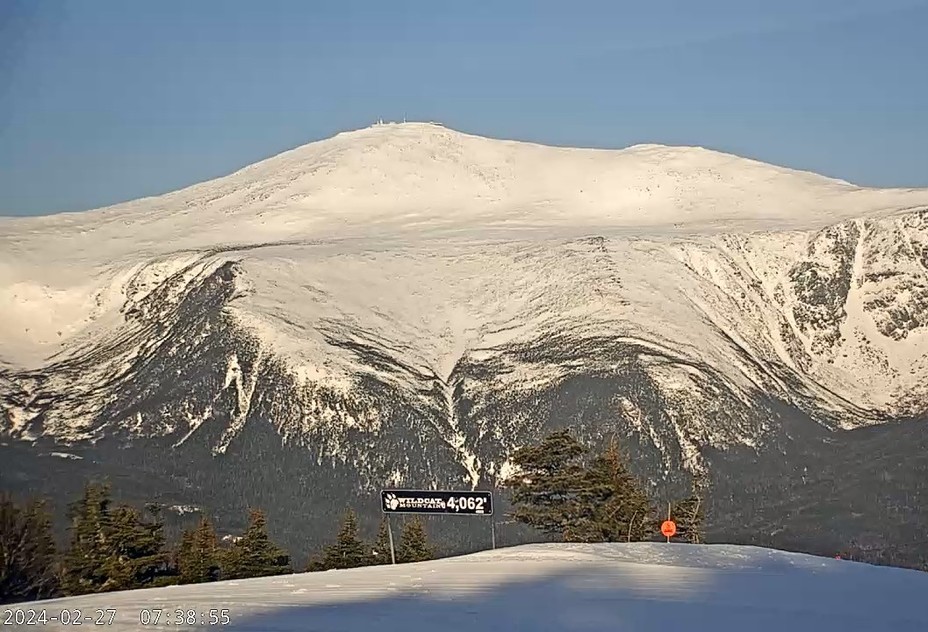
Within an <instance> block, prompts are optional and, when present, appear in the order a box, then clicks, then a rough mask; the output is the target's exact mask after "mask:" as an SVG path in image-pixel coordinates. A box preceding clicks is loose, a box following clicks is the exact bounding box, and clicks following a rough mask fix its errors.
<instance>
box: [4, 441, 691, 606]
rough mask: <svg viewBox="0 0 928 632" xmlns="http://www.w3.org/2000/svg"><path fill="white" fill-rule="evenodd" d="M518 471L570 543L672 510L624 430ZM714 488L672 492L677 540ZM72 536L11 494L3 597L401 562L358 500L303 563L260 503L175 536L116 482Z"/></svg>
mask: <svg viewBox="0 0 928 632" xmlns="http://www.w3.org/2000/svg"><path fill="white" fill-rule="evenodd" d="M512 462H513V464H514V465H515V466H516V471H517V474H516V475H515V476H513V477H511V478H510V479H509V480H507V481H505V482H503V489H505V490H508V491H509V492H510V494H511V504H512V513H511V517H512V518H513V520H514V521H516V522H519V523H522V524H525V525H528V526H531V527H534V528H535V529H537V530H539V531H541V532H543V533H546V534H548V535H550V536H554V537H555V538H556V539H560V540H562V541H565V542H633V541H639V540H648V539H653V538H656V537H657V536H658V535H659V532H658V529H659V524H660V522H661V520H662V519H663V518H665V517H666V516H667V514H666V513H664V512H663V511H662V509H663V507H658V505H657V503H656V502H655V500H654V499H652V498H651V497H650V496H649V494H648V493H647V491H646V488H645V487H644V485H642V483H641V482H640V481H639V480H638V479H636V478H635V477H634V476H633V475H632V474H631V473H630V471H629V469H628V467H627V464H626V462H625V460H624V458H623V455H622V453H621V451H620V450H619V448H618V445H617V444H616V442H615V441H614V440H613V441H612V442H611V443H609V444H608V446H607V447H606V448H605V449H604V450H603V451H602V452H601V453H598V454H591V451H590V449H589V448H588V447H586V446H584V445H582V444H581V443H580V442H579V441H577V440H576V439H574V438H573V437H572V436H571V434H570V433H569V432H567V431H560V432H555V433H554V434H551V435H549V436H547V437H545V438H544V439H543V440H542V441H541V442H540V443H538V444H537V445H532V446H526V447H523V448H521V449H519V450H517V451H516V452H515V453H514V455H513V457H512ZM702 497H703V489H702V488H701V487H700V485H699V484H698V483H697V484H695V485H694V488H693V492H692V494H691V495H690V496H689V497H687V498H684V499H682V500H679V501H676V502H672V503H671V506H670V514H671V517H672V518H673V519H674V520H675V522H676V523H677V538H678V539H682V540H685V541H688V542H694V543H698V542H701V541H702V540H703V534H702V526H701V525H702V518H703V502H702ZM68 520H69V524H68V543H67V547H65V548H63V549H61V550H59V548H58V547H57V546H56V543H55V538H54V537H53V533H52V518H51V515H50V512H49V510H48V504H47V503H46V502H44V501H31V502H27V503H22V504H18V503H16V502H15V501H14V500H13V498H12V497H10V496H9V495H4V496H0V603H9V602H18V601H32V600H37V599H44V598H50V597H58V596H71V595H81V594H86V593H99V592H108V591H114V590H129V589H135V588H147V587H156V586H168V585H175V584H191V583H202V582H211V581H218V580H225V579H244V578H249V577H263V576H268V575H280V574H285V573H291V572H294V570H305V571H321V570H328V569H338V568H357V567H361V566H370V565H379V564H390V563H391V562H392V559H391V554H390V544H389V538H388V523H387V522H386V519H383V520H382V521H381V524H380V529H379V531H378V533H377V536H376V538H375V539H374V540H373V541H371V542H368V541H366V540H364V539H363V538H362V537H361V536H360V531H361V529H360V525H359V521H358V516H357V514H356V513H355V512H354V511H353V510H352V509H348V510H347V511H346V513H345V515H344V519H343V521H342V524H341V527H340V529H339V531H338V533H337V535H336V537H335V539H334V541H333V542H332V543H331V544H329V545H327V546H325V547H323V548H322V550H321V551H319V552H318V553H316V554H315V555H313V556H312V557H311V559H310V561H309V563H308V565H307V566H306V567H304V568H301V569H294V567H293V565H292V563H291V559H290V556H289V555H288V554H287V553H286V551H284V549H283V548H281V547H280V546H278V545H277V544H276V543H274V542H273V541H272V540H271V538H270V536H269V535H268V525H267V518H266V516H265V514H264V512H263V511H261V510H258V509H253V510H251V511H250V512H249V517H248V526H247V528H246V529H245V531H244V533H242V534H241V535H240V536H236V537H231V538H230V537H226V538H222V539H220V538H219V537H218V535H217V533H216V530H215V528H214V526H213V524H212V523H211V522H210V521H209V519H207V518H205V517H204V518H202V519H201V520H200V522H199V524H198V525H196V526H195V527H194V528H191V529H188V530H186V531H184V532H183V534H182V535H181V537H180V539H179V541H178V542H175V543H171V544H169V543H168V542H167V539H166V536H165V532H164V521H163V520H162V518H161V514H160V509H159V507H158V506H156V505H153V504H149V505H146V507H145V509H144V511H143V510H139V509H138V508H136V507H133V506H130V505H127V504H119V503H114V502H113V500H112V497H111V493H110V487H109V486H108V485H105V484H96V483H89V484H87V485H86V486H85V488H84V492H83V495H82V497H81V498H80V499H78V500H77V501H76V502H74V503H72V504H71V505H70V507H69V511H68ZM434 555H435V549H434V547H433V546H432V545H431V543H430V542H429V539H428V536H427V533H426V530H425V525H424V523H423V522H422V520H421V519H419V518H418V517H415V518H413V519H411V520H407V521H405V522H404V524H403V526H402V530H401V533H400V536H399V538H398V542H397V543H396V550H395V559H396V562H397V563H405V562H418V561H424V560H428V559H432V558H433V557H434Z"/></svg>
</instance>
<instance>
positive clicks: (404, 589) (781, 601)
mask: <svg viewBox="0 0 928 632" xmlns="http://www.w3.org/2000/svg"><path fill="white" fill-rule="evenodd" d="M926 594H928V574H926V573H921V572H917V571H910V570H902V569H895V568H886V567H876V566H870V565H866V564H859V563H856V562H848V561H839V560H833V559H829V558H819V557H813V556H808V555H801V554H795V553H785V552H782V551H776V550H772V549H762V548H757V547H745V546H730V545H686V544H665V543H635V544H592V545H564V544H547V545H526V546H518V547H513V548H509V549H500V550H497V551H485V552H482V553H477V554H473V555H467V556H462V557H458V558H448V559H443V560H436V561H432V562H422V563H418V564H408V565H397V566H381V567H369V568H361V569H352V570H341V571H328V572H322V573H305V574H297V575H288V576H281V577H267V578H259V579H251V580H244V581H227V582H217V583H212V584H201V585H195V586H177V587H170V588H156V589H148V590H136V591H127V592H120V593H110V594H104V595H94V596H86V597H72V598H68V599H58V600H53V601H45V602H39V603H34V604H17V605H16V606H14V607H15V608H19V609H22V608H43V609H45V610H47V611H49V612H58V611H60V610H62V609H70V610H72V611H73V610H81V611H82V612H84V613H91V612H92V611H95V610H96V609H104V610H105V609H115V610H116V620H115V623H114V625H113V626H112V627H111V628H110V629H114V630H120V631H121V632H130V631H134V632H149V631H151V630H167V629H171V630H197V629H210V630H218V629H227V630H236V631H249V632H371V631H377V632H432V631H433V630H442V631H443V632H458V631H460V632H475V631H479V630H500V631H501V632H502V631H505V632H581V631H582V632H637V631H650V630H653V631H655V632H657V631H659V632H666V631H668V630H693V631H695V632H744V631H750V632H783V631H789V632H858V631H859V632H881V631H884V630H885V631H893V632H897V631H898V630H926V629H928V606H926V602H925V595H926ZM176 609H180V610H184V611H191V610H192V611H194V612H195V613H196V615H195V616H196V617H199V616H200V613H203V616H205V617H207V618H208V616H209V611H210V610H219V609H228V613H229V618H230V623H229V624H228V625H226V626H209V625H203V626H199V625H193V626H189V625H186V624H180V622H179V621H178V620H177V618H176V615H175V613H174V610H176ZM155 610H161V611H162V613H161V620H160V622H159V625H157V626H155V625H142V624H141V623H140V620H139V617H140V615H141V614H142V613H143V611H144V616H145V617H146V619H147V618H148V617H149V616H150V615H151V614H152V613H153V611H155ZM169 623H170V625H168V624H169ZM14 629H16V628H14ZM21 629H23V630H25V629H27V628H26V627H22V628H21ZM28 629H33V628H28ZM45 629H52V630H56V629H64V628H63V626H62V627H56V626H54V625H49V626H48V627H47V628H45ZM68 629H70V628H68ZM104 629H105V628H104Z"/></svg>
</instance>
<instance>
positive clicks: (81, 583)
mask: <svg viewBox="0 0 928 632" xmlns="http://www.w3.org/2000/svg"><path fill="white" fill-rule="evenodd" d="M149 510H150V511H152V513H153V514H154V515H153V518H152V519H146V518H144V517H143V516H142V514H141V513H140V512H139V511H138V510H137V509H135V508H133V507H130V506H128V505H119V506H116V507H112V501H111V499H110V489H109V486H108V485H96V484H94V483H88V484H87V485H86V486H85V487H84V495H83V497H82V498H81V499H80V500H79V501H77V502H75V503H73V504H72V505H71V508H70V518H71V528H70V532H71V544H70V547H69V548H68V550H67V552H66V553H65V556H64V572H63V575H62V583H63V587H64V589H65V591H66V592H67V594H69V595H80V594H84V593H96V592H107V591H111V590H127V589H132V588H143V587H146V586H154V585H161V584H163V583H166V582H165V576H166V575H167V572H168V564H167V562H168V557H167V555H166V553H165V552H164V550H163V547H164V524H163V523H162V522H161V519H160V516H158V515H157V513H156V512H154V511H153V509H152V508H151V507H150V508H149Z"/></svg>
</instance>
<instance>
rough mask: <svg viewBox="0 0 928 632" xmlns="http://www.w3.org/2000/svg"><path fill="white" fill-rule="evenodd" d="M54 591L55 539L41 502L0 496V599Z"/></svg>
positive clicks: (26, 598) (6, 600)
mask: <svg viewBox="0 0 928 632" xmlns="http://www.w3.org/2000/svg"><path fill="white" fill-rule="evenodd" d="M57 591H58V576H57V564H56V559H55V542H54V538H53V537H52V529H51V516H50V515H49V513H48V511H47V509H46V507H45V503H44V502H42V501H33V502H31V503H29V504H28V505H26V506H25V507H20V506H18V505H17V504H16V503H15V502H14V501H13V499H12V498H11V497H10V496H9V495H6V494H4V495H3V496H0V603H9V602H16V601H33V600H36V599H45V598H48V597H52V596H55V594H56V593H57Z"/></svg>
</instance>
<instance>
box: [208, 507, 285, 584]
mask: <svg viewBox="0 0 928 632" xmlns="http://www.w3.org/2000/svg"><path fill="white" fill-rule="evenodd" d="M222 557H223V559H222V565H221V568H222V571H221V576H222V579H245V578H248V577H265V576H267V575H282V574H284V573H289V572H291V569H290V558H289V556H287V554H286V553H285V552H284V550H283V549H282V548H280V547H279V546H277V545H276V544H275V543H273V542H271V539H270V537H268V534H267V518H266V517H265V515H264V512H263V511H261V510H258V509H254V510H252V511H251V512H250V514H249V524H248V528H247V529H246V530H245V534H244V535H243V536H242V537H241V538H240V539H239V540H237V541H236V542H234V543H233V544H232V546H231V547H230V548H229V550H228V551H226V552H225V555H223V556H222Z"/></svg>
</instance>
